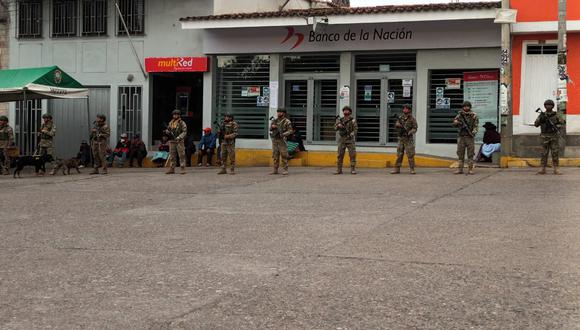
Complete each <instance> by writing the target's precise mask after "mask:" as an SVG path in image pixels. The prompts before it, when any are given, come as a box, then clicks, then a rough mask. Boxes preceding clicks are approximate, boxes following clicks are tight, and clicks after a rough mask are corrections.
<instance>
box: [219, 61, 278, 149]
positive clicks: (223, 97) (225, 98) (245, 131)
mask: <svg viewBox="0 0 580 330" xmlns="http://www.w3.org/2000/svg"><path fill="white" fill-rule="evenodd" d="M217 66H218V67H217V73H216V75H217V79H216V80H217V81H216V91H217V95H216V96H217V104H216V111H215V114H216V115H217V119H218V120H220V121H221V120H222V119H223V115H224V114H225V113H227V112H230V113H232V114H233V115H234V116H235V120H236V121H237V122H238V124H239V125H240V130H239V137H240V138H249V139H267V138H268V129H267V128H268V108H269V107H268V105H263V104H260V105H258V97H259V96H266V95H265V94H264V93H265V92H266V93H267V90H268V89H267V88H268V87H269V80H270V57H269V56H267V55H255V56H254V55H240V56H218V57H217ZM256 91H257V92H256ZM256 93H259V95H256Z"/></svg>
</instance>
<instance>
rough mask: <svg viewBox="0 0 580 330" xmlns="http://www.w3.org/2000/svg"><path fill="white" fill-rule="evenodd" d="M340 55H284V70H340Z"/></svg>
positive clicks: (297, 71) (294, 71) (286, 71)
mask: <svg viewBox="0 0 580 330" xmlns="http://www.w3.org/2000/svg"><path fill="white" fill-rule="evenodd" d="M339 71H340V55H335V54H329V55H288V56H284V72H285V73H299V72H320V73H322V72H339Z"/></svg>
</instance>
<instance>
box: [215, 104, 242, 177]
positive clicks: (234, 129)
mask: <svg viewBox="0 0 580 330" xmlns="http://www.w3.org/2000/svg"><path fill="white" fill-rule="evenodd" d="M238 128H239V125H238V123H236V122H235V121H234V115H232V114H231V113H226V114H225V116H224V122H223V123H222V124H221V125H220V129H219V132H218V135H219V136H223V139H222V141H221V153H222V154H221V159H222V164H221V167H222V168H221V171H219V172H218V174H226V173H227V172H226V166H227V164H228V157H229V158H230V161H231V170H230V174H236V172H235V171H236V137H237V136H238Z"/></svg>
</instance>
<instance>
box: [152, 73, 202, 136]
mask: <svg viewBox="0 0 580 330" xmlns="http://www.w3.org/2000/svg"><path fill="white" fill-rule="evenodd" d="M151 77H152V91H153V94H152V95H153V97H152V104H151V105H152V117H153V118H152V123H153V124H152V129H151V132H152V142H153V143H155V141H158V140H161V136H162V135H163V130H164V129H165V128H164V126H165V125H166V124H168V123H169V121H171V112H172V111H173V110H175V109H178V110H180V111H181V118H182V119H183V120H184V121H185V123H186V124H187V130H188V135H190V137H191V138H192V139H193V140H195V141H197V140H199V139H201V131H202V119H203V74H202V73H155V74H152V75H151Z"/></svg>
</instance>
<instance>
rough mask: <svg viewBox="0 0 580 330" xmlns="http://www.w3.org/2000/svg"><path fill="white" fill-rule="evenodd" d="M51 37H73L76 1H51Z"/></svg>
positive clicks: (75, 25)
mask: <svg viewBox="0 0 580 330" xmlns="http://www.w3.org/2000/svg"><path fill="white" fill-rule="evenodd" d="M51 23H52V25H51V28H52V31H51V36H52V37H56V38H58V37H75V36H76V35H77V26H78V1H77V0H53V1H52V22H51Z"/></svg>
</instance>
